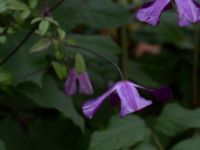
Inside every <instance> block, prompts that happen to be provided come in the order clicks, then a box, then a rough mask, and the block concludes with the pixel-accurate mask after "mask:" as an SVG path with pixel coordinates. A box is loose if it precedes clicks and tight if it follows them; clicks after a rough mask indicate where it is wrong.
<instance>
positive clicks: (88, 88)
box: [65, 69, 93, 95]
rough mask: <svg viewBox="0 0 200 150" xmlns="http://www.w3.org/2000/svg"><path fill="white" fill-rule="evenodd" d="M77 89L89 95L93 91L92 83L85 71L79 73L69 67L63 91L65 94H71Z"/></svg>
mask: <svg viewBox="0 0 200 150" xmlns="http://www.w3.org/2000/svg"><path fill="white" fill-rule="evenodd" d="M77 91H79V92H80V93H81V94H85V95H91V94H92V93H93V87H92V83H91V81H90V79H89V76H88V73H87V72H86V71H84V72H82V73H80V74H79V73H77V71H76V70H75V69H71V70H70V71H69V74H68V77H67V81H66V83H65V92H66V93H67V95H73V94H75V93H76V92H77Z"/></svg>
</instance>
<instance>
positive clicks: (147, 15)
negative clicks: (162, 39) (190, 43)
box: [136, 0, 200, 26]
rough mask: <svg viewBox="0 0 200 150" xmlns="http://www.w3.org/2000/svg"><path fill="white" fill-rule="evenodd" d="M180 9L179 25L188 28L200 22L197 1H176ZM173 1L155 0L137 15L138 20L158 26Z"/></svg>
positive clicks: (199, 8)
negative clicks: (163, 13)
mask: <svg viewBox="0 0 200 150" xmlns="http://www.w3.org/2000/svg"><path fill="white" fill-rule="evenodd" d="M174 1H175V3H176V5H177V9H178V15H179V17H178V20H179V21H178V23H179V25H180V26H187V25H190V24H192V23H196V22H199V21H200V5H199V4H198V3H197V2H196V1H195V0H174ZM172 2H173V1H172V0H153V1H151V2H149V3H146V4H145V5H144V6H143V7H142V8H141V9H139V10H138V11H137V13H136V17H137V19H138V20H140V21H142V22H146V23H149V24H151V25H157V24H158V23H159V21H160V16H161V14H162V12H163V11H165V10H166V9H168V8H170V6H171V4H172Z"/></svg>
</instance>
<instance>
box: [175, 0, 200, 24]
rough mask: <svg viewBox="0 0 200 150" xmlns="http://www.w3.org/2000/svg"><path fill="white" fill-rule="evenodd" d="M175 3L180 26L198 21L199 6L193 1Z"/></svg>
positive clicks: (199, 16) (178, 0)
mask: <svg viewBox="0 0 200 150" xmlns="http://www.w3.org/2000/svg"><path fill="white" fill-rule="evenodd" d="M175 2H176V5H177V9H178V14H179V25H180V26H187V25H189V24H191V23H194V22H199V21H200V5H199V4H197V2H196V1H195V0H175Z"/></svg>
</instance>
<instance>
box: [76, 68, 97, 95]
mask: <svg viewBox="0 0 200 150" xmlns="http://www.w3.org/2000/svg"><path fill="white" fill-rule="evenodd" d="M78 81H79V92H80V93H82V94H86V95H91V94H92V93H93V87H92V83H91V81H90V79H89V76H88V73H87V72H83V73H81V74H80V75H78Z"/></svg>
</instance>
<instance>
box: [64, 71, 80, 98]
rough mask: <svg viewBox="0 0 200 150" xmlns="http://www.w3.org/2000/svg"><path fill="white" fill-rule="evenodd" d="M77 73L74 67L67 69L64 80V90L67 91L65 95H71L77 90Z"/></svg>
mask: <svg viewBox="0 0 200 150" xmlns="http://www.w3.org/2000/svg"><path fill="white" fill-rule="evenodd" d="M77 75H78V74H77V72H76V70H75V69H71V70H70V71H69V74H68V77H67V81H66V82H65V92H66V93H67V95H73V94H75V93H76V90H77V84H76V80H77Z"/></svg>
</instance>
